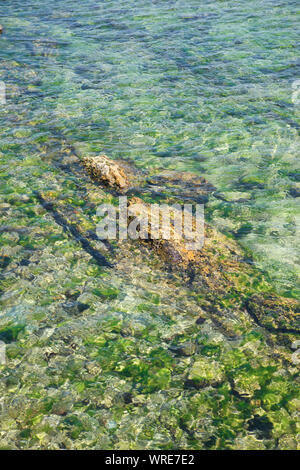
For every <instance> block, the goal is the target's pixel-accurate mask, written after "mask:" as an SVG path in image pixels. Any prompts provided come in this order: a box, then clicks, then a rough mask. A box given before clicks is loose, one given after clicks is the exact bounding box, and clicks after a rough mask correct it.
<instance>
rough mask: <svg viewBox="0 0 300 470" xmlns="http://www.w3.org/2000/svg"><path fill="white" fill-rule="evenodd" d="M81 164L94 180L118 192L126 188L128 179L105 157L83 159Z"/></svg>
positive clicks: (118, 167)
mask: <svg viewBox="0 0 300 470" xmlns="http://www.w3.org/2000/svg"><path fill="white" fill-rule="evenodd" d="M83 164H84V166H85V168H86V169H87V171H88V173H89V174H90V176H91V177H92V178H93V179H94V180H96V181H98V182H100V183H103V184H105V185H107V186H109V187H111V188H115V189H119V190H124V189H126V188H128V186H129V179H128V177H127V175H126V174H125V171H124V169H123V168H122V167H121V166H120V165H119V164H118V163H117V162H115V161H114V160H111V159H110V158H108V157H107V156H106V155H98V156H96V157H85V158H84V159H83Z"/></svg>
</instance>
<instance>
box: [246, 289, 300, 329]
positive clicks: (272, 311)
mask: <svg viewBox="0 0 300 470" xmlns="http://www.w3.org/2000/svg"><path fill="white" fill-rule="evenodd" d="M246 307H247V310H248V312H249V313H250V315H252V316H253V317H254V318H255V320H256V321H257V322H258V323H260V324H261V325H262V326H264V327H266V328H269V329H278V330H281V329H283V330H284V329H289V330H294V329H295V330H296V329H297V330H298V331H300V303H299V302H298V301H297V300H294V299H287V298H284V297H279V296H277V295H272V294H254V295H252V297H251V298H250V299H248V301H247V302H246ZM291 332H293V331H291Z"/></svg>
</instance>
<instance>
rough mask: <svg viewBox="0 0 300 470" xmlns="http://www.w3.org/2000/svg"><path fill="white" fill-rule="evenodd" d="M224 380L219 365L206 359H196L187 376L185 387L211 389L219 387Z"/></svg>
mask: <svg viewBox="0 0 300 470" xmlns="http://www.w3.org/2000/svg"><path fill="white" fill-rule="evenodd" d="M224 379H225V375H224V370H223V367H222V366H221V364H219V363H218V362H216V361H212V360H209V359H207V358H201V359H197V360H196V361H195V362H194V364H193V366H192V368H191V370H190V372H189V375H188V381H187V385H192V386H194V387H197V388H198V387H199V388H201V387H206V386H208V385H211V386H213V387H215V386H217V385H219V384H220V383H222V382H223V380H224Z"/></svg>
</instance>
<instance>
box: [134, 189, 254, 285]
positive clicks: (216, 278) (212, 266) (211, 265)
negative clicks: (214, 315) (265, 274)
mask: <svg viewBox="0 0 300 470" xmlns="http://www.w3.org/2000/svg"><path fill="white" fill-rule="evenodd" d="M151 210H152V209H151V205H150V204H146V203H145V202H144V201H143V200H142V199H140V198H137V197H135V198H132V199H131V200H130V202H129V205H128V213H129V215H130V216H132V217H133V216H134V217H135V218H136V219H137V220H139V219H140V220H143V221H147V220H148V222H149V221H151V223H148V222H146V223H141V224H140V235H139V238H140V240H141V241H142V242H143V241H146V242H148V243H150V244H151V246H152V247H153V248H154V249H155V251H156V252H157V253H158V255H159V257H160V258H161V259H162V260H163V261H164V262H166V263H168V264H169V266H170V267H171V268H175V269H178V267H181V268H183V269H185V270H189V269H192V270H193V271H194V272H195V273H196V274H195V275H197V277H198V278H199V279H201V280H202V282H203V284H204V286H205V287H206V288H207V289H208V290H213V291H214V290H215V289H222V290H224V289H225V290H228V288H229V287H230V286H233V285H235V278H236V274H241V273H243V272H244V271H245V269H246V270H249V271H250V268H249V266H247V265H245V263H242V262H240V259H242V258H243V252H242V250H241V248H240V247H239V246H238V245H237V243H236V242H235V241H234V240H231V239H229V238H228V237H226V236H225V235H223V234H221V233H220V232H217V231H216V230H214V229H213V228H212V227H210V226H208V225H207V224H204V221H203V225H202V226H201V227H196V223H195V217H193V219H192V230H193V232H194V234H195V237H197V239H196V238H195V239H196V240H197V241H196V243H197V246H196V243H195V242H194V243H192V244H191V242H190V240H189V239H186V238H185V237H184V236H183V235H182V232H181V230H180V229H178V227H179V225H178V224H176V221H178V220H179V221H180V220H183V221H184V216H183V218H182V219H181V217H182V212H181V210H180V208H176V207H174V208H172V209H171V211H172V213H173V215H172V216H171V221H172V223H171V224H170V227H169V228H168V229H167V230H166V231H165V228H164V226H163V224H162V223H161V222H162V217H161V215H160V219H159V223H160V237H159V238H154V237H153V232H152V219H151V217H152V213H151ZM198 224H199V221H198ZM195 230H196V232H195ZM167 231H169V233H166V232H167ZM202 232H203V233H202ZM196 233H197V234H196ZM203 235H204V236H203ZM201 237H202V238H201Z"/></svg>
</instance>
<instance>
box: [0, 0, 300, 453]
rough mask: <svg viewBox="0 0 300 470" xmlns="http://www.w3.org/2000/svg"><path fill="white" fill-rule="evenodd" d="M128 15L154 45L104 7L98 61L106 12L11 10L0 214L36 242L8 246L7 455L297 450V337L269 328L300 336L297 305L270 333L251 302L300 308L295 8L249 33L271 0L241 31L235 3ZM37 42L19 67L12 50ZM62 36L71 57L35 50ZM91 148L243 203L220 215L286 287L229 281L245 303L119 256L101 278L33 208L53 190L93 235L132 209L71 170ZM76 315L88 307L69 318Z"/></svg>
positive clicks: (259, 278) (4, 324) (243, 9)
mask: <svg viewBox="0 0 300 470" xmlns="http://www.w3.org/2000/svg"><path fill="white" fill-rule="evenodd" d="M231 3H232V2H231ZM113 6H114V7H115V8H116V9H117V10H118V9H120V10H121V11H120V18H121V19H122V22H123V23H124V24H125V25H126V24H127V25H129V26H130V28H133V31H135V32H136V31H137V29H136V28H140V30H139V33H141V35H140V36H139V37H140V39H139V40H136V39H135V38H134V34H132V33H130V37H129V36H122V35H123V34H124V35H126V34H127V33H126V30H123V33H122V32H121V31H120V30H118V28H117V27H116V28H114V27H113V25H112V24H111V21H110V15H112V16H113V17H115V12H114V13H113V12H111V10H110V8H108V9H107V12H106V11H104V10H101V7H100V13H99V17H101V20H100V29H101V34H102V35H103V32H104V31H105V35H104V36H103V37H102V39H101V50H100V49H99V31H98V30H97V31H96V30H94V29H93V28H91V27H90V26H91V25H93V22H94V21H95V20H94V18H90V17H89V16H86V15H83V14H82V13H85V14H87V11H88V10H89V7H90V2H81V3H80V5H79V4H78V5H76V6H75V7H74V8H75V12H74V13H73V15H71V16H70V12H69V11H68V10H69V8H68V6H67V5H65V4H64V2H61V5H60V9H59V10H57V11H56V12H52V13H51V12H50V13H49V17H48V18H45V17H43V18H42V17H40V16H39V15H40V13H41V12H42V11H43V9H44V8H45V5H44V4H43V2H39V5H37V3H36V2H35V8H36V11H37V16H36V17H35V16H32V17H30V18H28V19H27V16H26V18H25V17H23V16H22V18H21V17H20V12H18V11H15V10H14V9H13V5H12V2H6V9H7V10H6V14H5V21H6V23H7V24H6V25H5V30H6V34H7V35H4V36H2V37H1V43H3V51H4V59H5V60H3V61H2V69H1V74H2V76H1V80H5V81H7V82H8V83H7V84H8V91H9V87H10V86H11V85H12V82H13V84H14V85H18V86H19V88H20V92H19V93H15V94H14V93H13V90H12V91H11V92H10V91H9V93H11V94H8V98H9V99H8V100H7V106H6V107H5V108H3V109H2V108H1V118H0V120H1V134H2V136H1V137H2V141H1V166H2V168H1V169H3V181H4V184H3V185H1V205H0V210H1V216H2V217H3V220H4V221H5V222H4V223H5V225H9V226H11V227H15V228H18V227H25V228H26V229H28V232H24V233H22V232H20V233H19V232H18V231H17V230H16V231H15V232H14V231H11V232H7V233H1V234H0V243H1V256H3V257H4V260H3V263H2V265H1V269H2V273H1V278H0V289H1V316H0V321H1V324H0V325H1V326H0V334H2V335H3V337H2V338H1V339H2V340H4V342H5V343H6V363H5V364H2V363H1V365H0V390H1V400H2V401H1V405H3V406H1V409H0V412H1V426H0V429H1V432H0V447H1V448H24V449H147V448H155V449H207V448H209V449H275V448H278V449H295V448H297V445H299V443H298V442H297V437H296V436H297V426H298V417H297V412H298V408H299V386H298V382H297V381H298V377H297V373H298V369H297V365H296V364H294V363H293V361H292V357H291V355H292V349H291V344H292V342H293V341H294V340H295V339H296V336H294V335H293V334H291V335H284V334H282V335H281V336H280V335H279V334H278V332H275V333H274V332H270V331H268V330H267V329H266V328H265V327H272V328H276V327H278V326H279V327H288V325H286V324H283V323H282V318H280V314H281V313H280V309H279V313H278V312H277V314H278V317H277V316H276V318H275V317H274V316H272V314H270V312H269V313H267V315H266V316H264V315H263V314H264V313H265V311H264V309H260V310H259V311H257V310H255V311H256V313H257V314H259V315H262V317H259V318H262V319H263V322H262V325H258V324H257V323H255V321H254V320H253V319H252V318H251V317H250V315H249V313H248V312H247V311H246V309H245V305H244V303H243V302H244V300H245V299H246V298H250V297H251V296H253V295H254V294H257V293H258V292H261V293H267V294H268V293H272V294H273V285H272V284H273V283H274V282H275V283H276V284H277V287H278V289H279V290H280V291H281V292H282V293H284V294H285V295H288V296H290V297H298V298H299V287H298V282H299V279H298V275H299V268H298V265H297V257H298V256H299V252H298V243H297V240H298V238H299V204H298V202H299V198H296V197H295V198H294V197H292V196H291V194H290V193H289V190H290V187H291V181H292V183H293V184H295V179H296V180H297V172H298V167H297V160H296V152H297V143H298V136H297V129H296V127H295V126H294V127H293V125H292V124H293V122H294V121H297V119H298V114H297V113H298V111H297V109H296V107H295V108H292V102H291V83H292V80H293V79H294V75H293V70H292V68H290V69H289V68H288V64H293V63H294V60H295V50H294V49H293V45H294V40H295V19H294V10H293V6H292V5H281V6H278V8H277V9H273V10H272V11H271V12H270V10H269V9H268V5H266V6H261V4H260V10H262V12H261V14H260V15H259V16H257V17H253V16H251V17H250V18H248V15H249V14H250V13H252V10H253V8H255V2H254V3H251V4H250V3H249V2H239V4H238V5H236V4H235V5H234V6H233V5H231V4H230V2H229V6H231V7H237V9H238V11H239V12H240V13H239V14H240V15H241V17H240V19H237V22H236V23H235V25H236V28H237V29H236V31H235V32H234V31H232V28H231V27H230V26H228V20H229V19H232V17H234V16H235V15H236V13H235V10H234V9H232V8H229V9H228V10H227V9H225V7H224V6H223V5H222V4H221V2H215V3H214V4H204V3H203V2H202V3H201V2H200V3H199V2H194V1H192V2H189V5H186V3H185V4H183V3H182V2H181V3H180V4H179V7H178V8H177V7H176V8H172V9H170V8H169V6H168V5H167V4H164V5H158V4H157V5H155V6H153V9H151V10H150V9H149V8H148V6H146V5H145V4H144V3H141V2H135V4H134V5H133V3H132V2H131V4H130V8H128V5H127V9H126V12H125V11H124V10H122V8H121V6H120V5H116V3H115V2H113V4H112V7H113ZM91 11H92V9H91ZM24 14H25V11H24ZM89 14H91V13H89ZM89 14H87V15H89ZM92 14H93V15H94V12H93V13H92ZM194 14H195V20H194V21H193V22H186V20H185V19H184V18H186V17H190V16H193V15H194ZM197 16H198V19H197ZM283 17H284V20H283V19H282V18H283ZM66 18H68V22H67V21H66ZM201 18H202V19H201ZM246 19H247V21H246ZM78 22H80V28H78V27H77V26H78ZM174 22H175V29H172V25H174ZM88 23H90V24H88ZM137 25H138V26H137ZM270 25H272V29H273V28H276V32H277V35H276V36H273V37H272V39H270V33H269V30H270V28H269V26H270ZM199 26H200V27H201V28H202V33H201V34H203V40H200V41H199V40H198V39H199V32H198V29H197V28H198V27H199ZM287 29H288V31H289V34H288V35H287V34H286V31H287ZM24 31H25V32H26V35H27V39H28V40H27V41H26V44H27V46H26V44H25V43H23V42H22V41H19V42H18V43H19V50H18V51H17V50H16V49H15V48H14V47H13V46H12V41H13V37H12V36H13V35H19V34H21V33H22V34H24ZM49 34H50V35H51V38H52V39H53V41H54V42H55V41H56V45H53V47H52V46H51V45H45V44H43V43H38V42H37V41H36V36H38V37H49ZM10 35H12V36H10ZM143 35H144V39H143ZM237 36H238V37H239V39H240V42H241V43H240V44H237V43H236V42H235V39H236V37H237ZM124 37H126V41H122V38H123V39H124ZM152 38H154V39H152ZM120 39H121V41H120ZM269 42H271V46H272V47H271V48H269V47H268V48H266V46H264V44H269ZM187 43H189V46H188V47H187V46H186V44H187ZM218 49H219V51H222V54H221V52H218ZM141 51H142V53H141ZM12 58H13V59H14V60H12ZM80 67H81V68H80ZM54 97H55V99H54ZM287 119H289V121H287ZM67 139H68V142H66V140H67ZM70 148H71V149H72V150H70ZM74 148H75V149H76V152H77V153H78V155H79V156H80V157H83V156H86V155H95V154H97V153H100V152H107V154H108V155H111V156H112V157H113V158H119V157H125V158H126V159H128V160H132V161H134V163H136V165H137V166H138V167H140V168H141V169H143V168H147V170H149V169H151V171H152V170H153V171H154V173H155V171H157V169H158V168H161V167H164V168H165V169H177V170H180V171H187V170H188V171H192V172H194V173H195V174H198V175H203V174H204V175H206V176H207V178H208V180H209V181H211V182H212V183H214V184H215V186H216V188H217V190H218V192H219V193H221V194H223V195H224V199H225V200H224V199H223V200H222V199H219V198H218V197H217V196H218V194H215V195H214V196H212V198H211V199H210V201H209V203H208V205H207V209H206V214H207V215H206V217H207V219H208V220H210V221H211V223H213V224H214V225H217V226H218V227H219V228H220V229H221V230H223V231H224V232H226V233H227V234H228V235H229V236H230V237H231V238H232V239H234V238H238V240H239V242H240V243H242V244H243V245H244V246H246V247H247V248H248V254H251V258H252V260H253V259H254V261H255V263H256V265H257V266H258V267H261V268H263V269H264V270H265V271H267V273H268V274H266V272H265V273H264V274H258V271H257V270H253V271H251V270H249V268H248V266H247V267H246V269H245V270H244V271H243V272H238V273H235V272H231V273H230V274H229V279H230V280H233V282H234V284H235V288H232V289H230V290H229V289H228V290H227V291H226V292H224V293H223V294H217V293H214V295H213V296H212V295H209V293H208V292H206V291H205V289H203V287H202V286H201V285H200V284H199V282H198V281H199V280H198V279H196V280H195V281H194V282H193V283H192V284H191V285H190V286H188V283H187V280H186V279H185V278H184V276H183V275H182V274H180V273H176V272H175V273H169V272H168V271H167V270H166V268H165V266H164V265H162V263H161V262H160V260H159V259H157V257H156V256H155V255H154V254H152V253H150V252H149V251H148V250H147V248H146V247H142V248H141V247H139V246H134V245H131V244H126V243H125V244H124V245H123V246H122V249H118V247H116V246H115V248H116V252H115V253H114V255H113V257H114V262H115V263H116V266H117V269H111V270H109V269H106V268H103V267H99V266H98V265H96V264H95V263H94V262H93V261H92V260H91V259H90V257H89V255H88V254H87V253H85V252H84V251H83V250H82V249H81V247H80V245H79V244H78V243H77V242H76V240H74V239H71V238H70V237H68V236H67V235H66V234H64V233H63V232H62V229H61V228H60V227H58V226H57V224H56V223H55V221H53V219H51V216H49V214H47V213H46V211H45V210H44V209H43V208H41V206H40V205H39V204H38V203H37V201H36V198H34V197H33V195H32V192H33V190H39V191H43V192H44V194H46V195H47V197H48V198H49V200H51V201H55V203H56V204H58V208H59V209H60V210H61V211H62V212H63V214H64V215H65V216H66V218H67V219H68V220H72V215H73V214H74V212H75V211H76V220H73V222H74V223H77V225H80V226H81V227H82V228H83V229H84V232H85V233H86V232H88V231H89V230H93V229H94V224H95V223H96V221H97V220H96V216H95V211H96V206H97V205H98V204H101V203H102V202H108V203H109V202H113V203H114V204H117V198H115V197H114V196H112V195H108V194H105V193H104V192H103V190H101V188H99V187H95V186H94V185H93V184H92V183H91V182H90V181H89V180H88V178H86V177H85V176H84V175H83V174H82V173H80V171H79V172H77V173H76V172H75V173H74V172H73V173H72V171H70V168H69V170H67V169H66V166H68V163H66V162H67V159H68V158H69V157H70V153H72V152H73V151H74ZM68 150H69V151H68ZM73 165H75V166H76V163H74V162H73ZM64 168H65V169H64ZM165 194H166V195H167V196H170V197H172V196H173V194H174V193H173V192H172V191H170V189H169V188H165ZM23 195H26V196H27V199H26V200H24V199H22V198H21V197H20V196H23ZM148 200H149V202H151V201H153V198H152V197H151V196H149V197H148ZM241 200H242V201H241ZM156 201H160V196H159V195H157V196H156ZM102 249H103V247H102V248H100V250H102ZM105 254H107V253H106V252H105ZM248 254H247V256H248ZM251 258H250V256H249V259H251ZM1 259H2V258H1ZM220 259H222V260H223V261H226V256H225V255H223V257H222V258H221V257H220ZM27 263H28V264H27ZM253 273H254V274H253ZM270 281H271V283H270ZM262 298H263V299H264V298H265V297H264V296H262ZM72 302H81V303H82V304H85V305H88V306H89V308H88V309H86V310H84V311H82V312H78V309H76V308H75V307H76V306H75V307H74V308H75V309H74V310H73V309H72V308H71V309H70V308H69V309H67V310H66V308H65V303H68V304H69V303H72ZM253 302H254V300H253V298H252V303H253ZM255 305H256V308H257V307H259V305H258V303H257V302H256V304H255ZM199 318H201V319H202V321H198V320H199ZM23 325H24V326H23ZM294 326H295V325H294ZM188 344H189V345H188ZM211 364H214V365H215V367H214V369H211V367H209V365H211ZM189 380H191V381H192V383H191V382H189Z"/></svg>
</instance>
